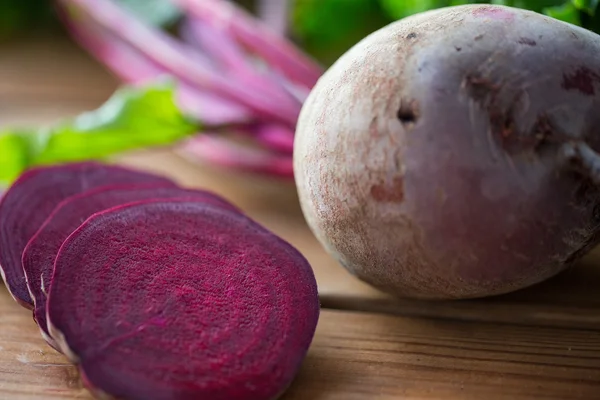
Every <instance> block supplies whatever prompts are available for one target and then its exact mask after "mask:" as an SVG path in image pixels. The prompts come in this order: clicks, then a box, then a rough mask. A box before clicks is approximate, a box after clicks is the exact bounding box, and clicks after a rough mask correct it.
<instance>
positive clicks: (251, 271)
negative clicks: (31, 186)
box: [48, 200, 319, 400]
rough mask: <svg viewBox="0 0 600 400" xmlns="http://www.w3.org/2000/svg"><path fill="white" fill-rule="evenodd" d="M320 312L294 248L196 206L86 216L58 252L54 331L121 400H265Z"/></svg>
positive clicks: (239, 219)
mask: <svg viewBox="0 0 600 400" xmlns="http://www.w3.org/2000/svg"><path fill="white" fill-rule="evenodd" d="M318 316H319V301H318V296H317V287H316V282H315V277H314V275H313V272H312V270H311V267H310V266H309V264H308V262H307V261H306V260H305V259H304V257H303V256H302V255H301V254H300V253H299V252H298V251H297V250H295V249H294V248H293V247H292V246H290V245H289V244H287V243H286V242H284V241H283V240H281V239H279V238H278V237H276V236H275V235H273V234H272V233H270V232H269V231H267V230H266V229H264V228H262V227H261V226H259V225H258V224H256V223H255V222H253V221H251V220H250V219H248V218H246V217H244V216H243V215H240V214H237V213H234V212H231V211H228V210H225V209H222V208H219V207H215V206H212V205H208V204H203V202H189V201H186V202H180V201H173V200H171V201H167V202H156V201H146V202H142V203H137V204H134V205H126V206H119V207H116V208H113V209H110V210H107V211H103V212H101V213H98V214H95V215H93V216H92V217H90V218H89V219H88V220H87V221H86V222H85V223H84V224H82V225H81V226H80V227H79V228H78V229H77V230H76V231H75V232H74V233H73V234H71V235H70V236H69V238H68V239H67V240H66V241H65V242H64V244H63V245H62V247H61V249H60V251H59V254H58V256H57V258H56V263H55V269H54V275H53V278H52V285H51V287H50V292H49V296H48V322H49V326H50V332H51V334H52V337H54V338H55V339H56V340H57V342H58V343H59V345H60V346H61V348H62V350H63V351H64V352H65V354H67V355H69V357H70V358H71V359H72V360H73V361H74V362H76V363H77V364H78V365H79V368H80V370H81V371H82V375H83V376H85V380H86V382H88V384H89V385H91V386H93V388H92V390H96V391H97V392H101V393H104V394H107V395H109V396H111V397H115V398H123V399H128V400H137V399H139V400H142V399H143V400H147V399H153V400H167V399H168V400H175V399H177V400H192V399H193V400H196V399H210V400H269V399H273V398H276V397H277V396H278V395H280V394H281V393H282V392H283V391H284V390H285V389H286V388H287V387H288V385H289V384H290V383H291V381H292V380H293V378H294V376H295V374H296V373H297V371H298V368H299V367H300V364H301V362H302V360H303V359H304V357H305V355H306V351H307V349H308V347H309V345H310V342H311V340H312V338H313V335H314V331H315V327H316V324H317V320H318Z"/></svg>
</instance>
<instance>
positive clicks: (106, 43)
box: [65, 20, 251, 125]
mask: <svg viewBox="0 0 600 400" xmlns="http://www.w3.org/2000/svg"><path fill="white" fill-rule="evenodd" d="M65 25H66V26H67V27H68V28H69V30H70V31H71V33H72V34H73V36H74V38H75V39H76V40H77V41H78V42H79V43H80V44H81V45H82V46H83V47H85V48H86V49H88V51H90V53H91V54H92V55H93V56H94V57H96V58H97V59H98V60H99V61H100V62H102V63H103V64H105V65H106V66H107V67H108V68H109V69H110V70H111V71H112V72H113V73H114V74H116V75H117V76H118V77H119V78H120V79H121V80H123V81H125V82H127V83H130V84H146V83H148V82H149V81H152V80H154V79H157V78H158V77H160V76H162V75H169V74H168V71H167V70H165V69H164V68H161V67H160V66H159V65H157V64H156V63H154V62H152V60H149V59H148V58H147V57H145V56H144V55H143V54H141V53H140V52H138V51H137V50H135V49H134V48H132V47H131V46H129V45H128V44H127V43H125V42H123V41H121V40H119V39H118V38H116V37H114V36H113V35H111V34H110V33H109V32H106V31H105V30H104V29H102V28H101V27H98V26H94V24H93V22H91V23H87V24H86V25H85V27H84V26H82V25H81V24H80V23H78V21H74V20H66V21H65ZM177 98H178V103H179V106H180V107H181V108H182V110H183V111H184V112H185V113H186V114H188V115H191V116H193V117H194V118H197V119H199V120H200V121H201V122H202V123H204V124H207V125H224V124H231V123H241V122H247V121H249V120H250V119H251V113H250V111H249V110H247V109H246V108H244V107H242V106H240V105H239V104H237V103H234V102H231V101H229V100H226V99H223V98H221V97H219V96H217V95H215V94H212V93H209V92H206V91H202V90H200V89H196V88H194V87H193V86H191V85H189V84H186V83H185V82H179V87H178V91H177Z"/></svg>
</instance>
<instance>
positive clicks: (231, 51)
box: [182, 18, 302, 112]
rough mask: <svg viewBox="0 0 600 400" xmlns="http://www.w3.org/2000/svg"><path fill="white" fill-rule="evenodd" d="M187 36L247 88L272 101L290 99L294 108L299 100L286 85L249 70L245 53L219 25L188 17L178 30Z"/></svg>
mask: <svg viewBox="0 0 600 400" xmlns="http://www.w3.org/2000/svg"><path fill="white" fill-rule="evenodd" d="M182 30H183V31H184V32H185V34H186V36H187V37H188V39H191V40H192V41H193V42H195V43H197V45H198V47H199V48H200V49H201V50H203V51H204V52H206V53H207V54H208V55H209V56H210V57H211V58H212V59H215V60H216V61H217V62H219V63H220V64H222V65H223V66H224V67H225V68H227V70H228V73H229V74H231V75H232V76H236V77H237V78H238V79H239V81H240V83H241V84H243V85H245V86H247V87H248V88H251V89H254V90H258V91H261V92H263V93H264V94H265V95H267V96H269V97H270V98H271V99H272V100H273V101H284V102H285V101H289V100H290V99H293V100H294V101H295V102H296V104H297V107H298V112H299V110H300V108H301V106H302V103H301V102H300V101H299V100H298V99H297V98H296V97H294V96H292V95H290V94H289V93H288V91H287V90H286V88H285V87H284V86H283V85H281V84H280V83H279V82H278V81H276V80H274V79H269V77H268V75H266V74H263V75H261V74H260V73H259V72H257V71H255V70H254V69H253V66H252V65H251V64H250V60H248V56H247V55H246V54H245V53H244V49H242V48H241V47H240V46H239V45H238V44H237V43H236V42H235V40H234V39H233V38H232V37H231V36H230V35H229V34H228V33H227V32H226V31H225V30H224V29H223V27H222V26H220V25H219V24H210V23H207V22H206V21H201V20H198V19H195V18H189V19H188V20H187V21H186V22H185V23H184V26H183V29H182Z"/></svg>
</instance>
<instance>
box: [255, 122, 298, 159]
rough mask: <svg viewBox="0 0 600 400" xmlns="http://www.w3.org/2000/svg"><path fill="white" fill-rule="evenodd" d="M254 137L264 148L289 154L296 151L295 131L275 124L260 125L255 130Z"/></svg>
mask: <svg viewBox="0 0 600 400" xmlns="http://www.w3.org/2000/svg"><path fill="white" fill-rule="evenodd" d="M254 135H255V136H256V139H257V140H258V141H260V142H261V143H262V144H263V145H264V146H267V147H269V148H272V149H273V150H276V151H280V152H283V153H287V154H290V155H291V154H292V153H293V150H294V130H293V129H292V128H289V127H287V126H284V125H281V124H274V123H265V124H260V125H258V126H256V127H255V128H254Z"/></svg>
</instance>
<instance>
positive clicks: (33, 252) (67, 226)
mask: <svg viewBox="0 0 600 400" xmlns="http://www.w3.org/2000/svg"><path fill="white" fill-rule="evenodd" d="M170 198H190V199H196V200H198V201H204V202H206V203H209V204H213V205H215V206H218V207H223V208H226V209H229V210H231V211H233V212H237V211H238V209H237V208H236V207H234V206H233V205H232V204H230V203H229V202H227V201H226V200H224V199H222V198H221V197H219V196H217V195H215V194H212V193H210V192H207V191H204V190H194V189H184V188H179V187H171V186H163V187H157V186H155V185H150V186H137V185H136V186H111V187H100V188H97V189H94V190H90V191H87V192H84V193H80V194H78V195H75V196H71V197H69V198H67V199H65V200H64V201H62V202H61V203H60V204H59V205H58V206H57V207H56V208H55V210H54V211H53V213H52V214H51V215H50V216H49V217H48V219H47V220H46V221H45V222H44V224H43V225H42V227H41V228H40V229H39V230H38V231H37V233H36V234H35V235H34V236H33V237H32V238H31V240H30V241H29V243H28V244H27V246H26V247H25V250H24V251H23V259H22V263H23V269H24V271H25V277H26V278H27V286H28V288H29V292H30V294H31V297H32V298H33V302H34V305H35V308H34V318H35V320H36V322H37V324H38V325H39V327H40V329H41V331H42V335H43V336H44V338H45V339H46V340H47V341H48V342H49V343H50V344H51V345H52V346H53V347H54V348H57V346H56V344H55V343H54V341H53V340H52V339H51V338H50V337H49V332H48V328H47V324H46V293H47V290H48V288H49V285H50V281H51V278H52V272H53V271H54V260H55V258H56V255H57V253H58V250H59V249H60V246H61V245H62V243H63V241H64V240H65V239H66V238H67V237H68V236H69V235H70V234H71V233H73V231H74V230H75V229H77V228H78V227H79V226H80V225H81V224H82V223H83V222H84V221H85V220H86V219H87V218H89V217H90V216H91V215H92V214H94V213H97V212H100V211H103V210H107V209H109V208H113V207H116V206H118V205H123V204H126V203H130V202H137V201H140V200H147V199H170Z"/></svg>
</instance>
